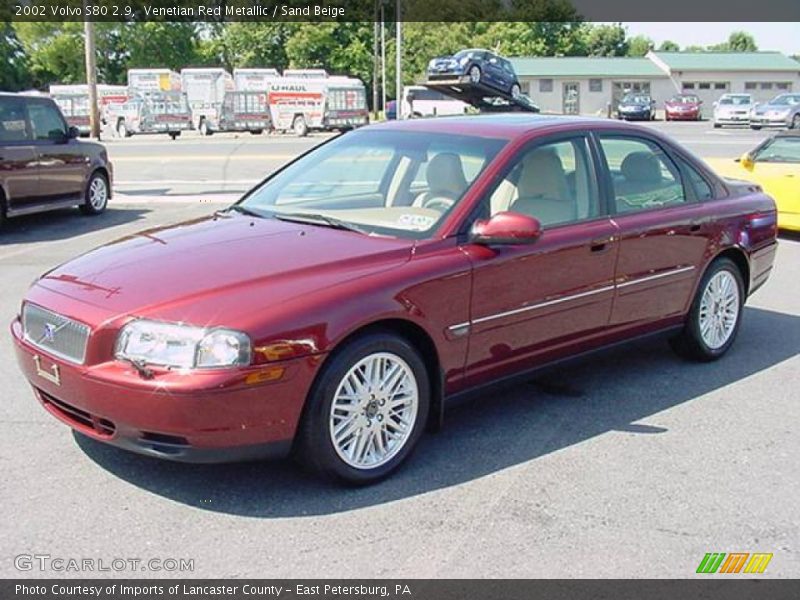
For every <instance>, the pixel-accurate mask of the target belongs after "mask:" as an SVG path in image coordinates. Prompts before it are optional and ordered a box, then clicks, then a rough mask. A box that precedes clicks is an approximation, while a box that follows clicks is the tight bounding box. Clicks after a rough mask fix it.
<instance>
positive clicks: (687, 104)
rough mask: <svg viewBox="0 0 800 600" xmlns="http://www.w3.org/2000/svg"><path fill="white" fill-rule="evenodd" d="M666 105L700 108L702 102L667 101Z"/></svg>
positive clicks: (669, 106)
mask: <svg viewBox="0 0 800 600" xmlns="http://www.w3.org/2000/svg"><path fill="white" fill-rule="evenodd" d="M664 106H666V107H667V108H689V109H692V108H699V107H700V104H699V103H698V102H665V103H664Z"/></svg>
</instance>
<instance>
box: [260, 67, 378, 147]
mask: <svg viewBox="0 0 800 600" xmlns="http://www.w3.org/2000/svg"><path fill="white" fill-rule="evenodd" d="M268 98H269V108H270V113H271V115H272V126H273V127H274V128H275V129H277V130H278V131H289V130H291V131H294V133H295V134H296V135H299V136H304V135H306V134H308V132H309V131H314V130H330V129H339V130H344V129H353V128H355V127H360V126H361V125H366V124H367V122H368V111H367V98H366V92H365V90H364V84H363V83H362V82H361V81H360V80H358V79H353V78H350V77H326V78H324V79H322V78H314V77H282V78H281V79H276V80H274V81H272V82H270V87H269V97H268Z"/></svg>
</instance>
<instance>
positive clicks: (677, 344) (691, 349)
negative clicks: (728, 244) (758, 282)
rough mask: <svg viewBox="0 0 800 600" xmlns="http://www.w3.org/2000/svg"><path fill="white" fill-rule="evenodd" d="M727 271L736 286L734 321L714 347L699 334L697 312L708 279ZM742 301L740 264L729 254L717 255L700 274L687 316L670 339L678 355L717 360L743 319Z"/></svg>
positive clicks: (724, 351) (699, 310)
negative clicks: (736, 297) (736, 303)
mask: <svg viewBox="0 0 800 600" xmlns="http://www.w3.org/2000/svg"><path fill="white" fill-rule="evenodd" d="M722 271H726V272H728V273H730V274H731V275H732V276H733V279H734V280H735V282H736V287H737V290H738V297H739V300H738V307H737V313H736V321H735V323H734V325H733V330H732V331H731V333H730V334H729V335H728V338H727V340H726V341H725V343H724V344H722V345H721V346H719V347H717V348H713V347H711V346H709V344H707V343H706V341H705V340H704V339H703V335H702V334H701V326H700V312H701V303H702V299H703V294H704V293H705V291H706V288H707V287H708V285H709V282H710V281H711V279H712V278H713V277H714V276H715V275H717V274H718V273H720V272H722ZM744 301H745V288H744V282H743V280H742V273H741V271H740V270H739V267H738V266H736V263H734V262H733V261H732V260H730V259H728V258H718V259H717V260H715V261H714V262H713V263H711V265H709V267H708V269H706V272H705V273H704V274H703V278H702V279H701V280H700V285H699V286H698V287H697V293H696V294H695V297H694V300H693V301H692V306H691V308H690V309H689V314H688V315H687V317H686V323H685V324H684V326H683V329H682V330H681V332H680V333H679V334H678V335H677V336H675V337H674V338H672V339H670V345H671V346H672V349H673V350H674V351H675V352H676V353H677V354H678V355H679V356H681V357H683V358H686V359H688V360H693V361H700V362H709V361H712V360H717V359H718V358H720V357H721V356H722V355H724V354H725V353H726V352H727V351H728V349H729V348H730V347H731V345H732V344H733V342H734V340H735V339H736V334H737V333H738V332H739V326H740V324H741V322H742V309H743V307H744Z"/></svg>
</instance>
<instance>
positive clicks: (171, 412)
mask: <svg viewBox="0 0 800 600" xmlns="http://www.w3.org/2000/svg"><path fill="white" fill-rule="evenodd" d="M775 249H776V212H775V205H774V203H773V201H772V199H771V198H770V197H769V196H766V195H765V194H763V193H762V192H761V190H760V188H758V187H757V186H755V185H753V184H749V183H744V182H735V181H727V180H722V179H720V178H719V177H717V176H716V175H715V174H714V173H713V172H711V171H710V170H709V169H708V167H706V166H705V165H704V164H703V163H702V162H700V161H699V160H697V159H695V158H694V157H693V156H692V155H691V154H689V153H688V152H687V151H686V150H684V149H682V148H680V147H679V146H677V145H676V144H675V143H673V142H672V141H670V140H669V139H667V138H665V137H663V136H661V135H660V134H658V133H656V132H655V131H651V130H646V129H642V128H638V127H636V126H633V125H628V124H625V123H619V122H615V121H600V120H588V119H563V118H557V117H531V116H524V115H496V116H473V117H453V118H447V119H430V120H414V121H406V122H393V123H389V124H380V125H375V126H371V127H367V128H364V129H363V130H359V131H356V132H352V133H348V134H346V135H344V136H341V137H338V138H335V139H334V140H332V141H329V142H327V143H325V144H322V145H321V146H319V147H317V148H316V149H314V150H313V151H311V152H309V153H308V154H306V155H305V156H302V157H300V158H299V159H297V160H296V161H294V162H293V163H290V164H289V165H288V166H286V167H284V168H283V169H281V170H280V171H278V172H276V173H275V174H273V175H271V176H270V177H269V178H268V179H267V180H266V181H264V182H263V183H262V184H260V185H258V186H257V187H256V188H255V189H253V190H252V191H250V192H249V193H247V194H246V195H245V196H244V198H243V199H242V200H241V201H240V202H238V203H237V204H235V205H234V206H232V207H230V208H229V209H227V210H223V211H220V212H218V213H216V214H214V215H209V216H208V217H207V218H202V219H198V220H195V221H190V222H187V223H183V224H180V225H177V226H172V227H167V228H161V229H154V230H149V231H146V232H143V233H141V234H138V235H135V236H131V237H128V238H125V239H122V240H119V241H116V242H114V243H111V244H108V245H106V246H103V247H101V248H98V249H97V250H94V251H92V252H89V253H88V254H85V255H83V256H81V257H79V258H77V259H75V260H72V261H71V262H68V263H66V264H64V265H62V266H60V267H57V268H55V269H53V270H52V271H50V272H48V273H46V274H45V275H44V276H42V277H41V278H40V279H39V280H38V281H36V282H35V283H34V284H33V285H32V287H31V288H30V290H29V291H28V293H27V295H26V297H25V299H24V302H23V303H22V307H21V313H20V315H19V317H18V318H17V319H16V320H15V321H14V322H13V323H12V326H11V329H12V333H13V337H14V340H15V343H16V349H17V354H18V359H19V363H20V365H21V367H22V370H23V371H24V373H25V375H26V377H27V378H28V379H29V380H30V382H31V383H32V384H33V387H34V389H35V393H36V396H37V397H38V399H39V401H40V402H41V403H42V404H43V406H44V407H45V408H46V409H47V410H48V411H49V412H50V413H51V414H52V415H54V416H55V417H57V418H58V419H60V420H62V421H64V422H66V423H67V424H69V425H70V426H71V427H73V428H74V429H75V430H77V431H79V432H81V433H82V434H85V435H86V436H89V437H91V438H94V439H96V440H101V441H104V442H108V443H110V444H114V445H116V446H119V447H122V448H127V449H129V450H133V451H136V452H140V453H143V454H148V455H151V456H157V457H162V458H169V459H174V460H185V461H197V462H201V461H224V460H237V459H243V458H251V457H260V456H266V455H275V454H286V453H289V452H290V451H291V452H293V453H294V454H295V455H296V456H298V457H300V458H301V459H302V461H303V462H304V463H306V464H308V465H311V466H313V467H315V468H316V470H318V471H320V472H322V473H324V474H327V475H331V476H334V477H337V478H340V479H343V480H347V481H351V482H358V483H365V482H369V481H374V480H377V479H379V478H381V477H383V476H385V475H387V474H388V473H390V472H391V471H392V470H394V469H395V468H396V467H398V465H400V464H401V463H402V462H403V460H404V459H406V458H407V456H408V455H409V453H410V452H411V450H412V448H413V447H414V445H415V444H416V442H417V441H418V439H419V437H420V435H421V434H422V432H423V430H424V429H425V427H426V425H428V426H436V425H437V424H438V423H439V421H440V419H441V415H442V411H443V405H444V401H445V400H446V399H448V398H452V397H453V396H456V395H459V394H462V393H465V392H467V391H471V390H475V389H476V388H478V387H479V386H483V385H484V384H487V383H490V382H494V381H497V380H499V379H504V378H508V377H511V376H514V375H519V374H522V373H527V372H529V371H530V370H532V369H534V368H538V367H541V366H542V365H545V364H548V363H552V362H554V361H557V360H561V359H564V358H567V357H570V356H574V355H576V354H578V353H584V352H587V351H589V350H594V349H597V348H600V347H602V346H606V345H609V344H612V343H617V342H620V341H622V340H625V339H629V338H634V337H638V336H641V335H645V334H651V333H656V332H669V333H670V335H671V337H670V339H671V343H672V345H673V347H674V348H675V349H676V350H677V351H678V352H679V353H680V354H682V355H684V356H686V357H691V358H694V359H699V360H711V359H715V358H718V357H720V356H721V355H722V354H724V353H725V352H726V351H727V350H728V348H729V347H730V345H731V344H732V343H733V340H734V338H735V336H736V332H737V329H738V327H739V322H740V320H741V316H742V306H743V303H744V301H745V298H746V297H747V296H748V295H749V294H751V293H752V292H753V291H754V290H755V289H756V288H758V287H759V286H761V285H762V284H763V283H764V282H765V281H766V279H767V277H768V276H769V273H770V269H771V267H772V262H773V258H774V254H775Z"/></svg>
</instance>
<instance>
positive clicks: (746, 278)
mask: <svg viewBox="0 0 800 600" xmlns="http://www.w3.org/2000/svg"><path fill="white" fill-rule="evenodd" d="M720 258H728V259H730V260H731V261H733V263H734V264H735V265H736V266H737V267H738V268H739V274H740V275H741V276H742V283H744V295H745V298H746V297H747V294H748V293H749V292H750V260H749V259H748V258H747V253H746V252H745V251H744V250H743V249H742V248H740V247H739V246H731V247H729V248H725V249H724V250H721V251H720V252H719V253H717V254H716V255H715V256H714V257H713V258H712V259H711V260H710V261H709V262H708V264H707V265H706V268H705V269H704V271H703V272H704V273H705V271H707V270H708V267H709V266H711V264H712V263H713V262H714V261H716V260H719V259H720Z"/></svg>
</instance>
